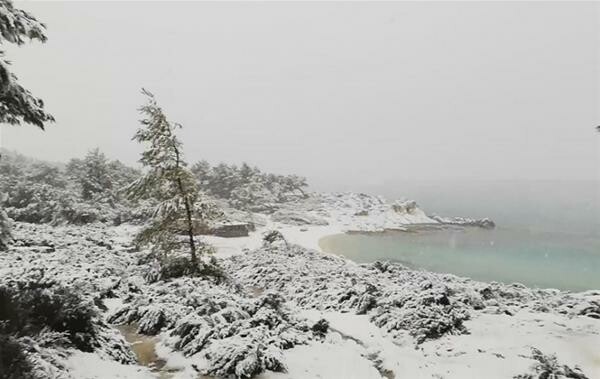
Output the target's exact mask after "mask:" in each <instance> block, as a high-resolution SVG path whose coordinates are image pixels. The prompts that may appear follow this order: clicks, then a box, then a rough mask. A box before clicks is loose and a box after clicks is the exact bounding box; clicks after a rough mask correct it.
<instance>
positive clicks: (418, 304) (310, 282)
mask: <svg viewBox="0 0 600 379" xmlns="http://www.w3.org/2000/svg"><path fill="white" fill-rule="evenodd" d="M277 236H278V232H273V237H272V238H267V241H268V240H273V241H278V238H277ZM267 241H265V244H264V245H263V247H262V248H259V249H257V250H255V251H254V252H252V253H250V254H246V255H245V256H243V257H232V258H231V259H230V260H229V261H228V264H229V265H228V267H227V271H228V272H230V273H231V274H230V275H231V276H232V279H233V280H236V281H238V282H239V283H240V284H241V285H242V286H244V287H258V288H265V289H267V290H269V289H271V290H277V291H279V292H280V293H281V294H282V295H283V296H286V297H287V298H289V299H292V300H294V301H295V302H296V303H297V304H298V305H299V306H301V307H303V308H309V309H310V308H315V309H320V310H335V311H341V312H354V313H356V314H367V315H369V317H370V318H371V320H372V321H373V322H374V323H375V324H376V325H378V326H379V327H381V328H383V329H385V330H386V331H388V332H390V333H391V334H392V335H394V334H396V333H401V332H407V333H408V334H410V335H411V336H413V337H414V338H415V341H416V343H422V342H424V341H425V340H427V339H434V338H439V337H441V336H443V335H445V334H453V333H465V332H466V328H465V327H464V325H463V321H464V320H467V319H468V318H469V313H468V309H469V308H468V305H467V304H465V302H464V301H462V299H463V298H462V296H463V295H462V294H461V293H458V292H457V293H455V292H453V291H451V290H450V288H449V287H447V286H445V285H444V283H443V281H442V280H440V279H436V276H435V274H430V273H425V272H423V273H421V272H417V271H410V270H406V269H405V268H404V267H402V266H396V265H393V264H382V263H376V264H373V265H362V266H360V265H356V264H354V263H352V262H349V261H346V260H344V259H343V258H340V257H335V256H331V255H325V254H322V253H319V252H315V251H311V250H308V249H305V248H303V247H300V246H298V245H291V244H290V245H286V244H281V243H269V242H267ZM273 253H275V254H273ZM425 278H426V279H425Z"/></svg>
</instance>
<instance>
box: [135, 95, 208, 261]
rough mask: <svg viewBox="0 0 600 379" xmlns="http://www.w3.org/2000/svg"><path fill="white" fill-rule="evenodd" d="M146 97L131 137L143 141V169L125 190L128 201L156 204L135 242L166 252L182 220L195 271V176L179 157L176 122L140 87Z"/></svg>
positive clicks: (173, 244) (174, 245)
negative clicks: (139, 176) (144, 147)
mask: <svg viewBox="0 0 600 379" xmlns="http://www.w3.org/2000/svg"><path fill="white" fill-rule="evenodd" d="M142 93H143V94H144V95H145V96H146V97H147V98H148V102H147V104H146V105H144V106H142V107H141V108H140V113H141V114H142V115H143V116H144V118H143V119H142V120H141V121H140V122H141V124H142V127H141V128H140V129H138V131H137V132H136V134H135V136H134V137H133V139H134V140H136V141H138V142H140V143H143V144H146V145H147V148H146V150H144V152H143V153H142V158H141V159H140V162H141V163H142V165H143V166H144V167H145V168H146V169H147V171H146V172H145V173H144V174H143V175H142V177H141V178H139V179H138V180H136V181H134V182H133V183H132V184H131V185H129V186H128V187H127V189H126V193H127V196H128V197H129V199H130V200H134V201H135V200H143V199H156V200H158V205H157V206H156V209H155V212H154V218H153V220H152V221H151V222H150V224H149V225H148V226H147V227H146V228H144V229H143V230H142V231H140V233H139V234H138V236H137V237H136V242H138V243H139V244H152V245H153V247H154V249H156V250H159V251H160V252H161V253H163V255H164V254H166V253H168V252H169V251H171V250H173V249H174V248H175V247H176V246H177V245H178V241H177V238H176V235H175V232H176V230H177V229H178V228H179V227H180V225H181V220H182V219H183V220H184V222H185V225H186V232H187V234H188V239H189V242H188V243H189V249H190V255H191V264H192V268H191V269H192V271H193V272H196V271H197V270H198V257H197V252H196V243H195V241H194V221H193V215H194V214H195V211H194V203H195V202H196V200H197V199H198V197H199V192H198V187H197V185H196V179H195V178H194V175H193V174H192V172H191V171H190V170H189V169H188V168H187V163H186V162H185V161H184V159H183V153H182V151H181V142H179V140H178V139H177V137H176V136H175V129H176V128H180V127H181V125H179V124H171V123H170V122H169V121H168V120H167V118H166V116H165V114H164V113H163V110H162V109H161V108H160V106H159V105H158V103H157V102H156V99H155V98H154V95H152V93H150V92H148V91H146V90H145V89H142Z"/></svg>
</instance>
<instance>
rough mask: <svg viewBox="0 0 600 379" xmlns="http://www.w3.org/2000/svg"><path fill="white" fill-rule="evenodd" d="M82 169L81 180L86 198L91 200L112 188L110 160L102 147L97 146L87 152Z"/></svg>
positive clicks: (82, 190)
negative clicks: (101, 149) (102, 150)
mask: <svg viewBox="0 0 600 379" xmlns="http://www.w3.org/2000/svg"><path fill="white" fill-rule="evenodd" d="M81 169H82V171H83V172H82V175H81V176H80V178H79V180H80V185H81V196H82V197H83V199H84V200H90V199H92V198H93V197H94V196H95V195H96V194H102V193H107V192H109V191H110V190H111V189H112V179H111V177H110V170H109V166H108V160H107V159H106V156H105V155H104V153H102V152H101V151H100V149H98V148H96V149H93V150H90V151H89V152H88V153H87V155H86V156H85V158H83V162H82V166H81Z"/></svg>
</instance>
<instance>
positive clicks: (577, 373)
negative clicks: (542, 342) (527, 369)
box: [514, 348, 589, 379]
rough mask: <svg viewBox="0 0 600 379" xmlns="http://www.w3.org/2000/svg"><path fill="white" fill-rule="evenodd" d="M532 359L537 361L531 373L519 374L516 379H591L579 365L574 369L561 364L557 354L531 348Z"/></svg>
mask: <svg viewBox="0 0 600 379" xmlns="http://www.w3.org/2000/svg"><path fill="white" fill-rule="evenodd" d="M531 359H533V360H534V361H535V363H534V364H533V365H532V366H531V373H528V374H521V375H517V376H515V377H514V379H535V378H542V379H561V378H571V379H589V378H588V377H587V376H586V375H585V374H584V373H583V372H582V371H581V370H580V369H579V368H578V367H575V368H574V369H572V368H570V367H569V366H567V365H561V364H559V363H558V358H557V357H556V355H546V354H544V353H542V352H541V351H540V350H538V349H536V348H531Z"/></svg>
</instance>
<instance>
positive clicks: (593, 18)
mask: <svg viewBox="0 0 600 379" xmlns="http://www.w3.org/2000/svg"><path fill="white" fill-rule="evenodd" d="M16 5H17V6H18V7H21V8H23V9H26V10H28V11H30V12H32V13H33V14H34V15H35V16H36V17H37V18H38V19H40V20H41V21H42V22H44V23H46V25H47V28H48V31H47V34H48V38H49V40H48V42H47V43H46V44H40V43H31V44H26V45H24V46H21V47H18V48H17V47H6V46H3V47H2V48H6V50H7V57H8V58H9V59H10V60H11V61H12V62H13V71H14V72H15V73H16V74H17V75H18V76H19V79H20V81H21V83H22V84H23V85H25V86H26V87H27V88H29V89H30V90H31V91H32V92H33V93H34V94H35V95H36V96H39V97H41V98H43V99H44V100H45V102H46V106H47V110H48V111H50V112H51V113H52V114H53V115H54V116H55V118H56V123H55V124H52V125H50V126H48V127H47V130H46V131H45V132H43V131H41V130H38V129H36V128H35V127H33V126H27V125H25V126H20V127H14V126H7V125H1V126H0V132H1V136H0V143H1V145H2V146H3V147H5V148H8V149H14V150H17V151H19V152H21V153H24V154H26V155H30V156H34V157H37V158H42V159H46V160H52V161H66V160H68V159H69V158H72V157H81V156H83V155H84V154H85V153H86V151H88V150H89V149H92V148H95V147H99V148H100V149H101V150H102V151H104V152H105V153H106V154H107V155H108V156H109V157H111V158H117V159H120V160H122V161H123V162H126V163H132V164H133V163H135V162H136V161H137V159H138V158H139V153H140V152H141V150H142V147H141V146H139V145H138V144H137V143H136V142H134V141H132V140H131V137H132V136H133V134H134V132H135V130H136V129H137V128H138V127H139V124H138V120H139V117H140V116H139V114H138V112H137V108H138V107H139V106H140V105H141V104H142V103H143V101H144V98H143V96H142V95H141V94H140V89H141V88H142V87H144V88H147V89H148V90H150V91H152V92H153V93H154V94H155V95H156V97H157V99H158V101H159V102H160V103H161V105H162V106H163V108H164V110H165V111H166V113H167V115H168V117H169V118H170V119H171V120H172V121H176V122H179V123H181V124H182V125H183V129H182V130H181V131H180V139H181V140H182V141H183V143H184V150H185V154H186V158H187V159H188V161H190V162H194V161H197V160H200V159H206V160H208V161H209V162H212V163H217V162H221V161H225V162H228V163H241V162H242V161H246V162H248V163H250V164H252V165H257V166H259V167H261V168H263V169H265V170H267V171H272V172H276V173H296V174H300V175H303V176H306V177H307V178H308V180H309V182H311V183H313V184H314V185H316V186H317V187H327V188H332V189H335V188H336V187H337V188H344V189H353V188H358V187H361V186H364V185H372V186H377V185H381V184H382V183H390V182H395V181H397V180H400V179H402V180H459V181H460V180H482V181H485V180H512V179H516V180H520V179H532V180H545V179H549V180H566V181H569V180H600V133H597V132H595V131H594V128H595V126H597V125H599V124H600V3H593V2H587V3H574V2H570V3H559V2H548V3H543V2H534V3H517V2H498V3H490V2H462V3H454V2H443V3H434V2H420V3H390V2H385V3H383V2H382V3H356V2H355V3H340V2H338V3H312V2H311V3H291V2H287V3H274V2H260V3H232V2H220V3H199V2H33V1H27V2H24V1H17V2H16Z"/></svg>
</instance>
